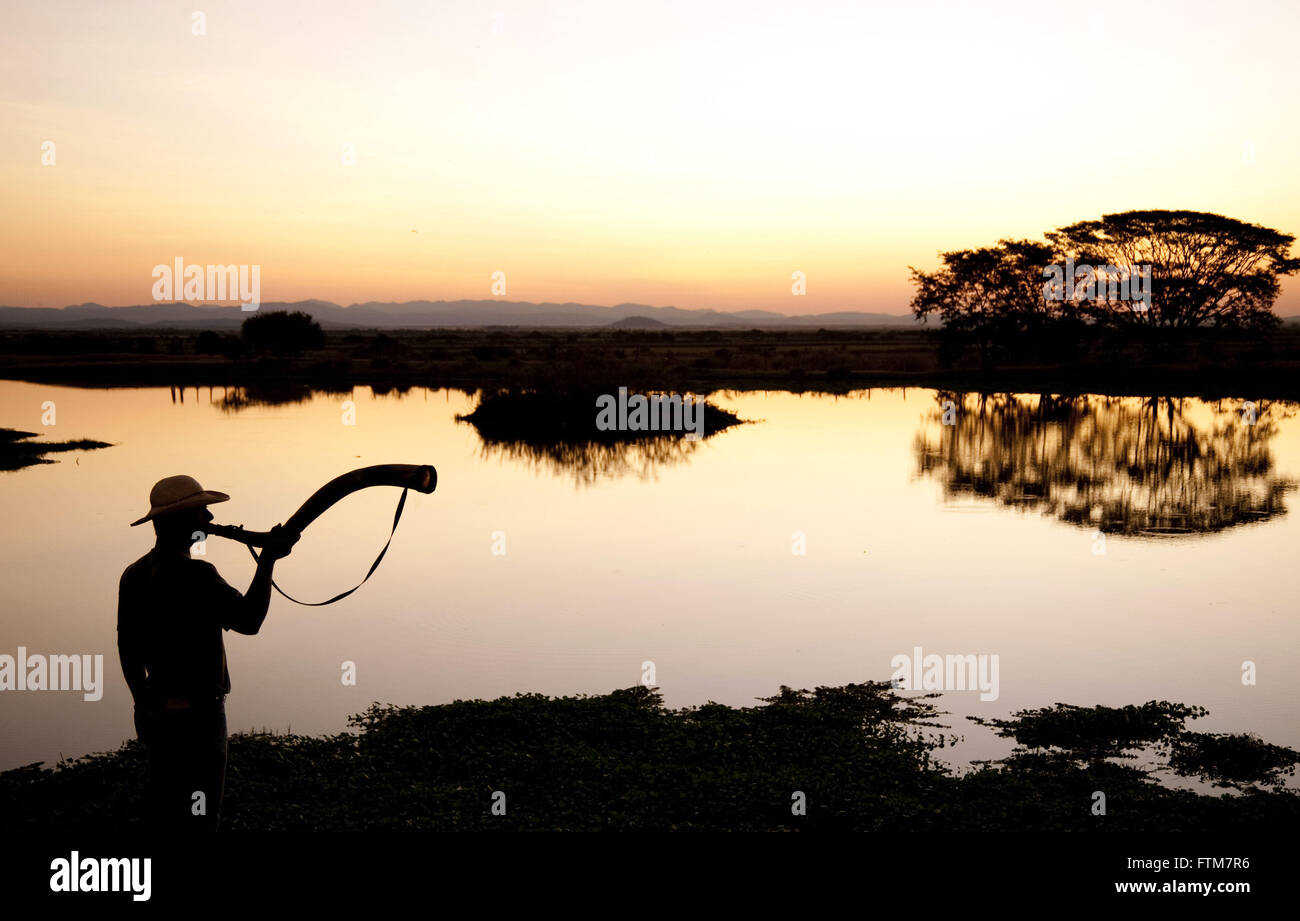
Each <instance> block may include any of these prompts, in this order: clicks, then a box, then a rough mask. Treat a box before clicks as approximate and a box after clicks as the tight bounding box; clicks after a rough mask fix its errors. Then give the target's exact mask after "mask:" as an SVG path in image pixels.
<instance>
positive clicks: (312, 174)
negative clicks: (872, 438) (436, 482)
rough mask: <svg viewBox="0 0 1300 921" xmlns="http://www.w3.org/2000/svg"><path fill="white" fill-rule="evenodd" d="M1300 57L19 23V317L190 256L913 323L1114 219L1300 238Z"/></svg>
mask: <svg viewBox="0 0 1300 921" xmlns="http://www.w3.org/2000/svg"><path fill="white" fill-rule="evenodd" d="M195 9H198V10H200V11H202V12H203V13H204V14H205V15H206V34H205V35H194V34H192V27H193V22H194V20H193V17H192V13H193V11H194V10H195ZM1297 36H1300V3H1295V2H1281V0H1279V2H1259V0H1247V2H1236V3H1232V4H1227V3H1223V2H1221V0H1215V2H1168V3H1146V2H1138V3H1114V2H1101V3H1094V4H1086V5H1080V4H1075V3H1070V4H1049V3H1042V2H1000V3H981V4H978V5H976V4H971V3H968V2H951V3H926V2H907V3H894V2H891V3H887V4H886V3H866V2H861V0H859V2H843V3H832V2H815V0H814V2H801V3H797V4H796V3H785V4H776V3H768V2H762V0H745V2H737V3H718V2H701V0H689V2H674V0H656V2H653V3H650V2H640V3H627V2H613V0H606V2H589V3H588V2H567V0H566V2H509V0H486V2H447V3H444V2H438V3H432V2H415V0H407V2H356V0H346V2H334V0H316V2H303V3H289V2H271V0H267V2H217V0H192V2H191V3H188V4H179V3H167V2H143V0H140V2H128V0H114V2H111V3H105V2H102V0H94V2H58V0H45V2H23V3H19V2H11V3H6V4H5V7H4V10H3V11H2V12H0V170H2V171H3V176H4V179H5V182H4V189H3V194H2V195H0V209H2V210H0V215H2V216H3V220H0V304H7V305H18V306H42V307H58V306H63V305H65V304H71V303H80V302H84V301H96V302H99V303H104V304H113V305H120V304H139V303H147V302H149V301H150V300H151V295H150V290H151V286H152V284H153V279H152V276H151V269H152V267H153V266H154V265H156V264H159V263H166V264H171V262H172V260H173V259H174V258H175V257H177V256H180V257H182V258H184V259H185V261H186V262H190V263H216V262H219V263H237V264H239V263H242V264H257V265H260V266H261V285H262V300H263V301H277V300H298V299H304V298H312V297H315V298H322V299H326V300H331V301H335V302H338V303H343V304H347V303H352V302H356V301H368V300H413V299H424V298H427V299H444V298H445V299H457V298H487V297H490V296H491V291H490V285H491V275H492V273H493V272H495V271H504V272H505V273H506V278H507V293H506V295H505V299H508V300H528V301H581V302H584V303H593V304H615V303H621V302H628V301H632V302H639V303H645V304H652V305H659V306H663V305H669V304H671V305H676V306H679V307H712V308H717V309H723V310H739V309H745V308H762V309H769V310H779V311H782V312H786V313H816V312H823V311H832V310H870V311H880V312H886V313H903V312H905V311H906V309H907V300H908V298H909V296H910V284H909V280H908V271H907V267H908V266H909V265H915V266H917V267H919V268H926V269H929V268H932V267H933V266H934V265H935V264H936V254H937V253H938V252H939V251H941V250H946V249H955V248H966V247H973V246H978V245H982V244H986V243H991V242H993V241H995V240H997V239H999V238H1003V237H1016V238H1019V237H1035V238H1037V237H1039V236H1040V235H1041V233H1042V231H1044V230H1048V229H1051V228H1053V227H1056V226H1060V225H1063V224H1066V223H1070V222H1073V221H1076V220H1083V219H1088V218H1093V217H1097V216H1100V215H1101V214H1103V213H1107V212H1112V211H1121V210H1128V209H1131V208H1177V209H1192V210H1205V211H1215V212H1220V213H1223V214H1227V215H1229V216H1231V217H1235V218H1238V219H1242V220H1246V221H1250V222H1254V223H1260V224H1264V225H1265V226H1269V227H1273V228H1276V229H1278V230H1282V231H1284V232H1287V233H1292V234H1300V182H1297V176H1298V175H1300V169H1298V167H1300V156H1297V153H1298V152H1300V123H1298V122H1297V119H1296V118H1295V102H1296V99H1297V94H1298V92H1300V79H1298V78H1300V63H1298V61H1300V54H1297V50H1296V47H1295V42H1296V39H1297ZM47 141H53V142H54V145H55V146H54V151H55V164H54V165H52V166H46V165H43V164H42V145H43V144H44V143H45V142H47ZM348 144H351V145H354V146H355V162H354V163H353V164H351V165H348V164H347V163H345V162H344V159H345V157H344V153H345V145H348ZM1252 159H1253V162H1250V161H1251V160H1252ZM413 230H414V231H417V232H415V233H412V231H413ZM1294 251H1295V250H1293V252H1294ZM794 271H802V272H804V273H806V276H807V296H805V297H795V296H793V295H792V294H791V273H792V272H794ZM1284 290H1285V293H1284V295H1283V298H1282V299H1281V300H1280V301H1279V303H1278V305H1277V310H1278V312H1279V313H1283V314H1293V313H1300V281H1297V280H1295V279H1292V280H1291V281H1290V282H1289V283H1288V286H1287V287H1286V288H1285V289H1284Z"/></svg>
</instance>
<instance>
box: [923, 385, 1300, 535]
mask: <svg viewBox="0 0 1300 921" xmlns="http://www.w3.org/2000/svg"><path fill="white" fill-rule="evenodd" d="M945 400H951V401H952V403H953V408H954V409H955V414H954V416H953V417H952V424H951V425H942V424H941V422H942V417H943V410H942V407H943V402H944V401H945ZM936 402H937V404H938V406H939V408H938V409H936V410H934V411H933V412H932V413H931V414H930V417H929V421H930V423H931V428H929V429H927V430H923V431H922V432H920V433H918V435H917V437H916V441H915V453H916V459H917V468H918V471H919V472H920V473H921V474H924V475H928V476H932V477H934V478H936V479H939V480H941V481H942V482H943V486H944V495H945V498H953V497H956V496H960V495H975V496H978V497H981V498H984V499H989V500H992V501H995V502H997V503H999V504H1001V505H1004V506H1014V507H1019V508H1033V509H1038V510H1039V511H1041V512H1042V513H1044V514H1047V515H1051V516H1052V517H1055V518H1058V519H1060V520H1061V521H1065V522H1068V523H1070V524H1073V525H1077V526H1079V527H1084V528H1089V529H1094V530H1097V531H1101V532H1103V533H1107V534H1123V535H1135V534H1142V535H1150V536H1160V535H1165V536H1177V535H1181V534H1196V533H1209V532H1215V531H1222V530H1224V529H1226V528H1230V527H1234V526H1237V525H1240V524H1246V523H1250V522H1254V521H1265V520H1268V519H1270V518H1273V517H1275V516H1278V515H1282V514H1285V513H1286V506H1285V502H1284V498H1285V494H1286V492H1287V491H1288V490H1291V489H1294V488H1295V485H1296V484H1295V482H1294V481H1293V480H1290V479H1286V478H1284V477H1281V476H1278V475H1277V474H1276V473H1274V472H1273V456H1272V452H1271V451H1270V449H1269V442H1270V441H1271V440H1272V438H1273V437H1274V436H1275V435H1276V434H1277V419H1278V418H1279V417H1281V416H1284V415H1289V414H1290V412H1293V411H1294V410H1293V409H1290V408H1288V407H1287V406H1285V405H1282V404H1263V403H1261V404H1260V407H1259V410H1258V416H1257V418H1256V421H1255V424H1254V425H1247V424H1245V423H1244V422H1243V421H1242V418H1241V414H1240V413H1239V412H1238V411H1236V408H1235V407H1234V408H1233V409H1232V410H1219V411H1214V410H1213V409H1212V408H1210V407H1206V406H1205V404H1201V403H1200V402H1199V401H1196V400H1181V399H1178V400H1175V399H1169V398H1161V397H1152V398H1137V397H1086V396H1085V397H1055V396H1042V397H1029V396H1023V395H1013V394H997V395H977V394H952V393H940V394H938V395H937V397H936ZM1198 407H1204V408H1209V409H1210V411H1211V412H1213V413H1214V416H1213V421H1212V423H1211V425H1210V426H1208V427H1206V426H1203V425H1201V426H1198V425H1197V424H1194V423H1193V422H1192V421H1191V419H1190V418H1189V417H1190V415H1191V412H1192V410H1193V409H1194V408H1198ZM936 425H937V426H938V432H939V435H938V438H937V439H936V438H935V437H934V431H933V426H936Z"/></svg>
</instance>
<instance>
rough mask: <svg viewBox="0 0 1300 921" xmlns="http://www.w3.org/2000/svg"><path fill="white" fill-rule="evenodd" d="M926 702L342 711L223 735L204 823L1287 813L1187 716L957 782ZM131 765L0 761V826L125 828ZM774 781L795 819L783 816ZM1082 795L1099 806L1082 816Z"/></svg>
mask: <svg viewBox="0 0 1300 921" xmlns="http://www.w3.org/2000/svg"><path fill="white" fill-rule="evenodd" d="M935 696H937V695H933V694H931V695H925V696H924V697H913V698H910V699H909V698H904V697H901V696H899V695H896V694H895V693H894V692H893V691H892V690H891V689H890V686H889V684H888V683H886V682H876V683H867V684H860V685H848V686H846V687H840V688H818V689H817V690H816V691H815V692H808V691H792V690H790V689H789V688H783V689H782V691H781V693H780V694H778V695H777V696H775V697H772V698H768V699H766V701H765V702H764V705H763V706H758V707H748V708H732V707H726V706H722V705H718V704H709V705H706V706H702V707H695V708H689V709H684V710H668V709H665V708H664V707H663V706H662V703H661V700H660V697H659V694H658V692H656V691H653V690H650V689H646V688H642V687H636V688H632V689H628V690H622V691H615V692H613V693H611V694H607V695H603V696H598V697H565V698H548V697H544V696H540V695H516V696H515V697H506V698H501V699H498V700H494V701H468V702H466V701H461V702H457V703H453V704H448V705H444V706H436V707H419V708H414V707H411V708H384V707H379V706H377V705H375V706H372V707H371V708H370V709H369V710H368V711H366V712H365V713H364V714H361V715H360V716H358V717H354V719H353V723H354V725H355V727H356V729H358V730H359V732H355V733H340V734H338V735H334V736H328V737H318V738H312V737H304V736H278V735H266V734H240V735H236V736H233V737H232V739H231V742H230V768H229V773H228V778H227V783H228V795H227V799H226V804H225V809H224V811H223V815H224V827H225V828H227V829H231V830H264V829H270V830H284V829H300V830H332V829H385V828H396V829H422V830H459V829H492V830H505V829H573V830H578V829H583V830H601V829H699V830H704V829H732V830H810V831H811V830H861V831H927V830H931V831H937V830H1028V829H1044V830H1076V831H1101V830H1139V829H1150V830H1222V829H1230V828H1231V829H1240V830H1242V831H1243V832H1244V831H1245V830H1246V829H1247V828H1249V829H1250V830H1251V831H1252V832H1255V831H1258V830H1260V829H1263V828H1265V827H1269V826H1272V827H1276V828H1278V829H1282V828H1287V829H1290V828H1293V827H1294V823H1295V822H1296V820H1297V819H1298V818H1300V796H1297V795H1296V794H1294V793H1290V792H1282V791H1278V790H1273V791H1271V792H1265V791H1263V790H1261V789H1260V788H1259V786H1260V785H1275V784H1277V783H1278V782H1279V780H1280V779H1282V777H1283V776H1284V775H1285V774H1286V773H1287V772H1288V771H1290V770H1292V769H1293V768H1294V764H1295V759H1296V758H1297V757H1298V755H1297V753H1296V752H1294V751H1290V750H1289V749H1282V748H1277V747H1275V746H1268V745H1265V744H1264V743H1261V742H1258V741H1257V740H1254V739H1251V738H1249V737H1243V736H1208V735H1205V734H1198V733H1191V732H1188V731H1187V730H1186V729H1185V722H1186V720H1187V719H1194V718H1196V717H1197V716H1199V715H1201V714H1203V713H1204V711H1202V710H1198V709H1197V708H1194V707H1183V706H1182V705H1178V704H1169V703H1164V702H1152V703H1149V704H1146V705H1144V706H1142V707H1124V708H1089V709H1081V708H1062V707H1059V706H1058V707H1055V708H1048V709H1045V710H1039V711H1028V712H1025V713H1021V714H1017V715H1016V717H1015V718H1013V719H1012V720H1007V721H1000V722H997V723H995V724H994V725H995V727H996V730H997V731H999V732H1002V733H1005V734H1011V735H1013V736H1015V737H1016V738H1018V740H1019V741H1020V742H1021V743H1022V744H1023V745H1025V746H1035V747H1034V748H1032V749H1030V748H1025V749H1023V750H1021V751H1019V753H1018V754H1016V755H1014V756H1012V757H1011V758H1009V759H1007V760H1006V761H1005V762H1002V763H999V764H993V765H987V766H984V767H983V768H981V769H980V770H978V771H975V772H973V773H969V774H967V775H965V776H962V777H957V776H954V775H953V774H952V773H950V772H949V771H947V770H946V769H945V768H944V767H943V766H942V765H941V764H939V763H938V762H936V761H935V758H934V753H935V752H936V750H937V749H940V748H942V747H944V746H945V745H947V744H950V742H951V741H952V736H951V734H947V733H945V732H944V729H943V728H942V727H941V726H939V725H938V724H937V723H936V717H937V716H938V715H939V714H938V713H937V712H936V711H935V710H934V708H933V705H932V704H930V703H929V702H928V701H927V700H926V699H925V697H930V698H932V697H935ZM1142 748H1145V749H1147V750H1150V751H1155V752H1157V753H1160V752H1164V753H1165V759H1164V761H1165V764H1168V765H1174V764H1175V762H1178V763H1179V764H1181V765H1183V768H1182V770H1183V771H1184V772H1189V771H1190V772H1193V773H1200V774H1205V773H1206V772H1211V776H1212V777H1213V779H1214V780H1216V781H1218V782H1220V783H1231V784H1233V785H1235V786H1237V787H1238V788H1245V792H1239V793H1235V794H1232V795H1228V796H1211V795H1199V794H1195V793H1190V792H1181V791H1174V790H1171V789H1167V788H1165V787H1163V786H1161V785H1159V784H1158V783H1156V782H1155V781H1154V780H1153V777H1152V774H1151V773H1149V772H1148V771H1143V770H1139V769H1138V768H1136V767H1133V766H1130V765H1127V764H1123V763H1119V762H1117V761H1116V760H1115V759H1116V758H1117V757H1119V758H1122V757H1123V756H1124V755H1125V754H1129V753H1131V752H1132V751H1133V750H1134V749H1142ZM1175 769H1176V768H1175ZM145 771H146V768H145V760H144V756H143V752H142V751H141V749H140V748H139V746H138V745H137V743H135V742H134V741H133V742H130V743H127V744H126V745H125V746H124V747H123V748H122V749H121V750H119V751H117V752H114V753H111V754H103V755H94V756H89V757H87V758H83V759H78V760H76V761H71V762H65V763H63V764H62V765H60V766H59V767H58V768H57V769H55V770H52V771H51V770H46V769H43V768H41V767H39V766H28V767H25V768H20V769H18V770H14V771H8V772H5V773H3V774H0V815H4V816H5V819H6V824H7V827H8V828H10V829H11V830H18V829H21V828H28V829H33V830H34V829H37V828H39V829H40V830H41V831H42V832H52V831H56V830H64V829H66V830H69V831H71V830H74V829H75V830H77V831H82V832H86V831H95V830H99V831H110V830H112V831H120V830H123V829H126V828H129V827H131V826H132V825H134V824H135V822H136V819H135V815H136V814H137V812H138V811H139V809H140V801H141V796H142V792H143V790H142V783H143V778H144V776H145ZM494 791H501V792H503V793H504V794H505V796H506V801H505V802H506V814H505V815H504V816H502V815H493V814H492V811H491V803H492V799H493V793H494ZM795 791H801V792H802V793H803V794H804V795H805V796H806V802H807V813H806V815H794V814H792V811H791V806H792V803H793V799H792V795H793V794H794V793H795ZM1096 791H1102V792H1104V793H1105V795H1106V814H1105V815H1096V814H1094V803H1095V802H1096V799H1095V796H1094V794H1095V792H1096Z"/></svg>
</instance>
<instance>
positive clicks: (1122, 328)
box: [909, 211, 1300, 360]
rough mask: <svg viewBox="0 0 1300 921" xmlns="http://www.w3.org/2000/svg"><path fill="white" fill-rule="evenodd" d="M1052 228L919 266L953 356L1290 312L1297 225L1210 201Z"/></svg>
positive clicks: (922, 309)
mask: <svg viewBox="0 0 1300 921" xmlns="http://www.w3.org/2000/svg"><path fill="white" fill-rule="evenodd" d="M1044 238H1045V242H1038V241H1034V240H999V241H998V242H997V244H996V245H993V246H986V247H981V248H979V249H973V250H956V251H952V252H946V253H941V254H940V260H941V262H942V265H941V266H940V268H938V269H937V270H935V271H933V272H923V271H920V270H918V269H916V268H911V267H909V268H911V273H912V281H913V283H914V285H915V286H916V290H915V293H914V295H913V297H912V301H911V305H910V306H911V310H912V314H913V316H914V317H916V318H917V319H918V320H920V321H921V322H923V323H924V322H927V321H928V320H929V318H930V317H937V318H938V319H939V320H940V321H941V322H942V324H943V326H942V332H941V335H942V337H943V340H944V343H945V347H946V351H947V354H948V355H949V356H950V357H951V356H954V355H957V354H960V353H961V352H962V351H965V350H966V349H967V348H972V347H973V348H976V349H978V350H979V352H980V353H981V355H982V356H983V357H984V358H985V359H986V360H987V359H989V358H991V357H993V356H994V355H996V354H998V353H1000V352H1007V351H1015V350H1016V349H1017V348H1020V347H1024V346H1034V345H1044V344H1051V345H1055V346H1066V347H1067V348H1068V347H1070V346H1072V345H1077V344H1078V343H1079V342H1080V341H1089V340H1093V339H1095V338H1097V337H1098V336H1104V337H1110V339H1111V340H1112V341H1113V340H1114V339H1115V338H1118V339H1119V340H1121V341H1138V342H1142V343H1145V344H1148V345H1156V344H1161V343H1166V344H1167V343H1169V342H1172V341H1176V340H1179V339H1180V338H1185V337H1186V336H1187V335H1188V334H1189V333H1190V332H1192V331H1196V330H1217V331H1221V332H1229V331H1231V332H1233V333H1237V334H1242V333H1244V334H1258V333H1262V332H1265V331H1268V330H1271V329H1274V328H1276V327H1277V326H1278V325H1279V324H1280V323H1281V320H1280V318H1279V317H1278V316H1277V315H1276V314H1274V313H1273V310H1272V308H1273V303H1274V301H1275V300H1276V299H1277V295H1278V292H1279V291H1280V289H1281V284H1280V278H1281V277H1282V276H1284V275H1289V274H1293V273H1295V272H1296V271H1297V270H1300V259H1295V258H1292V257H1291V256H1290V253H1289V251H1290V247H1291V244H1292V243H1293V242H1294V241H1295V237H1294V236H1293V235H1291V234H1287V233H1282V232H1281V231H1278V230H1273V229H1271V228H1268V227H1262V226H1260V225H1258V224H1249V223H1246V222H1244V221H1239V220H1236V219H1234V218H1229V217H1225V216H1223V215H1220V214H1211V213H1208V212H1201V211H1125V212H1122V213H1118V214H1106V215H1103V216H1102V217H1101V218H1100V219H1098V220H1089V221H1080V222H1078V223H1075V224H1071V225H1069V226H1067V227H1062V228H1059V229H1057V230H1053V231H1049V232H1047V233H1045V234H1044Z"/></svg>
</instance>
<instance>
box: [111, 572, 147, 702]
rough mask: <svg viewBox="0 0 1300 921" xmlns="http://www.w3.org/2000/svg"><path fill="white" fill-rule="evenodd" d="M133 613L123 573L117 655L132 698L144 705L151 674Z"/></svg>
mask: <svg viewBox="0 0 1300 921" xmlns="http://www.w3.org/2000/svg"><path fill="white" fill-rule="evenodd" d="M131 614H132V612H131V602H130V590H129V589H128V587H127V581H126V574H125V573H123V574H122V581H121V582H119V583H118V586H117V657H118V659H119V660H120V661H121V663H122V675H123V677H125V678H126V686H127V687H128V688H130V689H131V698H132V700H134V701H135V705H136V706H137V707H143V706H145V705H146V704H147V703H148V700H149V676H148V673H147V672H146V671H145V667H144V658H143V656H142V655H141V650H140V641H139V638H138V637H137V635H136V632H135V630H134V629H133V628H132V624H133V620H132V618H131Z"/></svg>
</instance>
